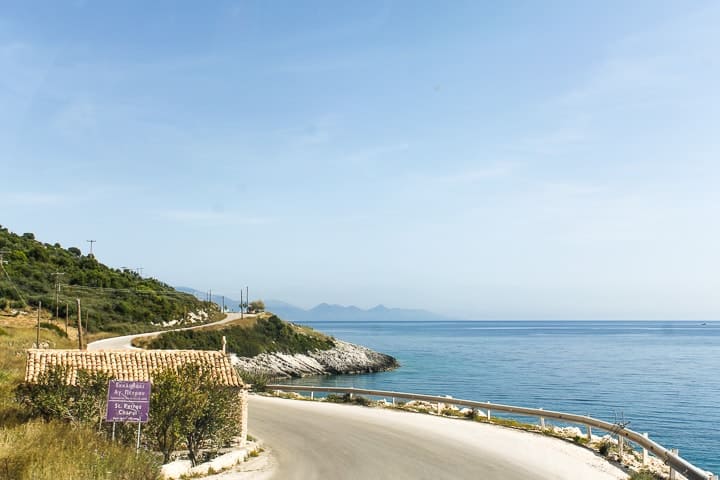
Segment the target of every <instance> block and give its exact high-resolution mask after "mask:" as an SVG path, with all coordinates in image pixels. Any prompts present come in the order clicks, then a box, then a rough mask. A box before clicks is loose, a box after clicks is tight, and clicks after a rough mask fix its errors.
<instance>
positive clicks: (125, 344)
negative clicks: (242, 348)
mask: <svg viewBox="0 0 720 480" xmlns="http://www.w3.org/2000/svg"><path fill="white" fill-rule="evenodd" d="M252 316H254V315H253V314H250V313H246V314H245V317H252ZM238 318H240V314H239V313H228V314H227V316H226V317H225V318H224V319H222V320H219V321H217V322H212V323H204V324H202V325H195V326H193V327H184V328H176V329H173V330H162V331H159V332H149V333H137V334H134V335H123V336H122V337H112V338H104V339H102V340H96V341H94V342H90V343H88V344H87V349H88V350H137V348H136V347H133V346H132V341H133V340H134V339H136V338H139V337H157V336H158V335H160V334H162V333H166V332H170V331H181V330H195V329H197V328H203V327H208V326H210V325H223V324H225V323H230V322H232V321H233V320H237V319H238Z"/></svg>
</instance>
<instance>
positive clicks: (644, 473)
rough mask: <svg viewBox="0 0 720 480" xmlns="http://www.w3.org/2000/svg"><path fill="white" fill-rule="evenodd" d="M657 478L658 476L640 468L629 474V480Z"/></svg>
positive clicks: (651, 479) (655, 479)
mask: <svg viewBox="0 0 720 480" xmlns="http://www.w3.org/2000/svg"><path fill="white" fill-rule="evenodd" d="M657 478H658V477H656V476H655V475H653V474H652V473H650V472H648V471H646V470H641V471H639V472H636V473H633V474H632V475H630V479H629V480H657Z"/></svg>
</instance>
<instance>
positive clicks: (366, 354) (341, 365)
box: [231, 339, 400, 379]
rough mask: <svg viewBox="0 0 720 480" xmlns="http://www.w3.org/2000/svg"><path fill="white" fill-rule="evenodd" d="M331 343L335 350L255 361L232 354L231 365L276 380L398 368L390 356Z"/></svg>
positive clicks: (263, 356)
mask: <svg viewBox="0 0 720 480" xmlns="http://www.w3.org/2000/svg"><path fill="white" fill-rule="evenodd" d="M334 342H335V346H334V347H333V348H330V349H328V350H314V351H311V352H307V353H296V354H288V353H281V352H273V353H261V354H259V355H256V356H254V357H240V356H237V355H234V354H233V355H231V361H232V363H233V365H235V366H236V367H238V368H240V369H242V370H246V371H249V372H263V373H266V374H267V375H269V376H271V377H274V378H278V379H287V378H297V377H306V376H310V375H339V374H359V373H373V372H383V371H387V370H392V369H395V368H398V367H399V366H400V364H399V363H398V361H397V360H396V359H395V358H394V357H392V356H390V355H386V354H384V353H380V352H376V351H374V350H371V349H369V348H367V347H364V346H362V345H356V344H354V343H349V342H345V341H342V340H337V339H336V340H334Z"/></svg>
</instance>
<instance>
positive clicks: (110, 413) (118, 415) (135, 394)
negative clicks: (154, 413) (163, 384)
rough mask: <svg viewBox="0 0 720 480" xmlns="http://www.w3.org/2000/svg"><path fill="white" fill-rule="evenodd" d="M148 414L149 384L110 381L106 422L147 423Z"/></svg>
mask: <svg viewBox="0 0 720 480" xmlns="http://www.w3.org/2000/svg"><path fill="white" fill-rule="evenodd" d="M149 412H150V382H131V381H126V380H110V384H109V385H108V401H107V415H106V416H105V420H106V421H108V422H147V421H148V414H149Z"/></svg>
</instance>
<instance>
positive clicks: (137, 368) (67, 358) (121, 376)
mask: <svg viewBox="0 0 720 480" xmlns="http://www.w3.org/2000/svg"><path fill="white" fill-rule="evenodd" d="M189 363H192V364H197V365H200V366H201V367H209V368H211V369H212V372H213V374H214V375H215V378H217V379H218V381H219V382H220V383H221V384H223V385H226V386H231V387H242V386H243V385H244V384H243V381H242V379H240V377H239V376H238V374H237V371H236V370H235V368H233V366H232V365H231V364H230V360H229V359H228V357H227V356H226V355H225V354H224V353H223V352H220V351H214V350H210V351H208V350H45V349H40V350H38V349H32V350H28V351H27V367H26V368H25V381H26V382H28V383H36V382H37V381H38V378H39V376H40V375H41V374H42V373H44V372H47V371H48V370H49V369H51V368H52V367H53V366H56V365H61V366H64V367H67V368H68V369H69V371H70V374H69V376H68V383H69V384H70V385H74V384H75V382H76V381H77V371H78V370H87V371H89V372H105V373H108V374H110V375H111V376H112V377H113V378H115V379H116V380H129V381H148V380H150V381H152V378H153V375H154V374H155V373H157V372H159V371H161V370H165V369H168V368H170V369H175V370H176V369H177V368H178V367H180V366H182V365H186V364H189Z"/></svg>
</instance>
